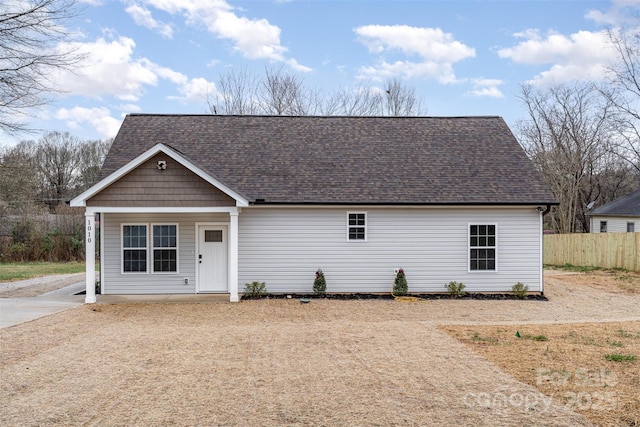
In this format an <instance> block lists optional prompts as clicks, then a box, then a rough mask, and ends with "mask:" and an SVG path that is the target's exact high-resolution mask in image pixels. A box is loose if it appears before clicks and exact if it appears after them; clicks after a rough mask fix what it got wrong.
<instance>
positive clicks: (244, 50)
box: [0, 0, 640, 144]
mask: <svg viewBox="0 0 640 427" xmlns="http://www.w3.org/2000/svg"><path fill="white" fill-rule="evenodd" d="M81 2H82V4H81V6H82V8H81V9H82V10H81V12H80V14H79V15H78V17H77V18H76V19H74V20H73V21H71V22H70V23H69V28H68V29H69V30H70V31H71V32H72V36H71V37H70V38H69V40H68V41H67V43H68V44H69V46H71V47H73V48H75V49H77V50H78V51H80V52H84V53H86V56H85V59H84V61H83V63H82V64H79V66H78V68H77V69H76V70H75V73H56V74H52V76H51V78H52V79H53V80H54V81H55V83H56V85H57V86H58V87H59V88H60V89H61V90H63V91H64V94H62V95H54V96H53V97H52V98H53V102H52V103H51V104H49V105H47V106H45V107H44V108H41V109H39V110H37V111H31V112H30V113H31V114H32V115H33V116H34V118H31V119H29V122H30V123H31V125H32V126H34V127H37V128H40V129H43V130H58V131H68V132H70V133H72V134H74V135H76V136H79V137H80V138H83V139H102V138H108V137H113V136H115V133H116V132H117V130H118V128H119V126H120V123H121V121H122V119H123V117H124V115H126V114H128V113H138V112H142V113H206V112H208V109H207V103H206V95H207V93H208V94H209V95H214V94H215V93H216V91H217V90H218V88H217V86H216V82H217V80H218V78H219V76H220V75H221V74H222V73H225V72H227V71H229V70H232V69H234V68H238V67H245V68H246V69H247V70H248V71H250V72H253V73H255V74H256V75H257V76H263V75H264V70H265V67H269V66H276V67H280V66H282V67H283V69H284V70H285V71H287V72H291V73H295V74H296V75H297V76H298V77H299V78H300V79H302V80H304V82H305V84H306V85H307V86H309V87H313V88H315V89H317V90H319V91H321V92H323V93H330V92H333V91H335V90H338V89H342V88H346V87H349V88H351V87H353V88H355V87H356V86H358V85H362V84H367V85H369V86H373V87H375V86H376V85H381V84H382V81H384V80H385V79H387V78H391V77H397V78H399V79H401V80H402V81H403V82H405V83H406V84H407V85H409V86H411V87H413V88H415V89H416V91H417V93H418V95H419V96H420V98H421V99H422V100H423V102H424V106H425V107H426V109H427V114H428V115H432V116H456V115H499V116H503V117H504V118H505V120H507V123H508V124H509V125H510V126H512V128H513V127H514V126H515V123H516V122H517V120H518V119H521V118H524V117H525V112H524V110H523V108H522V106H521V104H520V102H519V101H518V98H517V97H518V94H519V88H520V85H521V84H522V83H524V82H531V83H534V84H537V85H541V86H544V85H549V84H553V83H563V82H567V81H573V80H576V79H577V80H580V79H592V80H600V79H603V78H604V74H605V69H606V66H607V65H608V64H610V63H611V61H612V60H613V59H614V58H615V55H614V54H613V52H612V51H611V49H610V47H609V46H608V45H607V42H606V37H605V34H604V31H605V29H606V27H607V26H613V27H616V26H618V25H622V24H625V23H627V24H628V22H627V20H629V18H630V17H631V16H633V15H634V14H636V15H637V14H640V2H638V1H637V0H615V1H589V0H575V1H572V0H563V1H554V0H547V1H542V0H538V1H516V0H510V1H463V0H458V1H456V0H453V1H452V0H449V1H418V0H414V1H383V0H379V1H360V0H347V1H321V0H316V1H309V0H279V1H278V0H265V1H257V0H254V1H235V0H226V1H225V0H123V1H118V0H81ZM630 22H633V21H630ZM635 22H636V25H637V20H636V21H635ZM35 137H37V135H35V136H34V135H26V136H25V135H22V136H17V137H11V136H8V135H4V134H1V133H0V144H11V143H14V142H15V141H17V140H18V139H24V138H35Z"/></svg>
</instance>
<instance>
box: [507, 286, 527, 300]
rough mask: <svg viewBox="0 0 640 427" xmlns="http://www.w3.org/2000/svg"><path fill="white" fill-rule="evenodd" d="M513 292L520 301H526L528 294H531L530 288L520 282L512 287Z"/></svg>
mask: <svg viewBox="0 0 640 427" xmlns="http://www.w3.org/2000/svg"><path fill="white" fill-rule="evenodd" d="M511 292H512V293H513V294H514V295H515V296H516V297H518V298H520V299H525V298H526V297H527V292H529V286H527V285H525V284H524V283H522V282H518V283H516V284H515V285H513V286H512V287H511Z"/></svg>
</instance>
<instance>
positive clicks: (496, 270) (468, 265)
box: [467, 221, 498, 274]
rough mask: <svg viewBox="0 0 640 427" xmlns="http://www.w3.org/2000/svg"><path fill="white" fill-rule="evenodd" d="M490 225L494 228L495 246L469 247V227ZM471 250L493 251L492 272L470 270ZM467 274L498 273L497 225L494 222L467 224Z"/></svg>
mask: <svg viewBox="0 0 640 427" xmlns="http://www.w3.org/2000/svg"><path fill="white" fill-rule="evenodd" d="M473 225H475V226H481V225H492V226H494V227H495V245H494V246H471V226H473ZM472 249H493V250H494V255H495V266H494V268H493V269H492V270H472V269H471V250H472ZM467 272H468V273H480V274H487V273H497V272H498V224H497V223H495V222H485V221H476V222H470V223H468V224H467Z"/></svg>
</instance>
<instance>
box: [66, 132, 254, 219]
mask: <svg viewBox="0 0 640 427" xmlns="http://www.w3.org/2000/svg"><path fill="white" fill-rule="evenodd" d="M160 152H162V153H164V154H166V155H167V156H169V157H171V158H172V159H173V160H175V161H176V162H178V163H180V164H181V165H182V166H184V167H185V168H187V169H189V170H190V171H191V172H193V173H195V174H196V175H198V176H199V177H200V178H202V179H204V180H205V181H207V182H208V183H209V184H211V185H213V186H214V187H216V188H218V189H219V190H220V191H222V192H223V193H225V194H226V195H228V196H229V197H231V198H233V199H234V200H235V201H236V205H237V206H241V207H245V206H249V201H248V200H247V199H245V198H244V197H242V196H241V195H240V194H238V193H236V192H235V191H233V190H232V189H230V188H229V187H227V186H226V185H224V184H222V183H221V182H219V181H218V180H217V179H215V178H213V177H212V176H211V175H209V174H208V173H206V172H205V171H203V170H202V169H200V168H199V167H197V166H196V165H194V164H193V163H191V162H190V161H189V160H187V159H185V158H184V157H183V156H181V155H180V154H179V153H177V152H176V151H175V150H173V149H171V148H170V147H168V146H166V145H164V144H156V145H154V146H153V147H151V148H150V149H148V150H147V151H145V152H144V153H142V154H140V155H139V156H138V157H136V158H135V159H133V160H131V161H130V162H129V163H127V164H126V165H124V166H122V167H121V168H120V169H118V170H116V171H115V172H113V173H112V174H111V175H109V176H107V177H106V178H104V179H102V180H101V181H100V182H97V183H96V184H94V185H93V186H92V187H91V188H89V189H88V190H86V191H84V192H83V193H82V194H80V195H79V196H76V197H74V198H73V199H72V200H71V202H70V204H69V205H70V206H71V207H72V208H79V207H85V206H86V205H87V199H90V198H91V197H93V196H95V195H96V194H98V193H99V192H100V191H102V190H104V189H105V188H107V187H108V186H110V185H111V184H113V183H114V182H116V181H117V180H119V179H120V178H122V177H123V176H125V175H126V174H128V173H129V172H131V171H132V170H133V169H135V168H137V167H138V166H140V165H141V164H142V163H144V162H146V161H147V160H149V159H150V158H151V157H153V156H155V155H156V154H158V153H160Z"/></svg>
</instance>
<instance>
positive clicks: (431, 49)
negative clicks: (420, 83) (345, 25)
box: [354, 25, 476, 83]
mask: <svg viewBox="0 0 640 427" xmlns="http://www.w3.org/2000/svg"><path fill="white" fill-rule="evenodd" d="M354 32H355V33H356V34H357V35H358V41H360V42H361V43H362V44H363V45H365V46H366V47H367V49H368V50H369V52H371V53H374V54H378V55H380V57H379V60H378V64H377V65H376V66H367V67H362V68H361V69H360V77H367V78H372V79H374V80H380V79H383V78H386V77H391V76H405V77H426V78H432V79H436V80H438V81H440V82H442V83H451V82H454V81H455V74H454V72H453V64H454V63H456V62H458V61H461V60H463V59H466V58H472V57H475V55H476V53H475V49H473V48H471V47H469V46H467V45H465V44H464V43H461V42H459V41H457V40H455V39H454V37H453V35H452V34H450V33H445V32H444V31H442V30H441V29H439V28H421V27H410V26H407V25H365V26H362V27H357V28H355V29H354ZM398 53H399V54H402V55H404V56H407V57H417V61H416V60H406V59H403V60H397V61H395V62H393V63H391V62H389V61H387V59H385V58H384V55H385V54H398Z"/></svg>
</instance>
